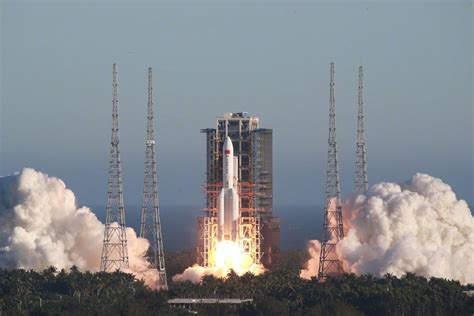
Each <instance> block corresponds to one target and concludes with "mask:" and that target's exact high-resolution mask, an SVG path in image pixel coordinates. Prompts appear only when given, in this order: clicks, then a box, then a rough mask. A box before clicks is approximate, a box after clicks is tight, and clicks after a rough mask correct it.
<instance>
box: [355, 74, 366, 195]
mask: <svg viewBox="0 0 474 316" xmlns="http://www.w3.org/2000/svg"><path fill="white" fill-rule="evenodd" d="M362 71H363V70H362V66H359V93H358V102H357V103H358V107H357V141H356V163H355V181H354V182H355V183H354V192H355V193H356V194H366V193H367V190H368V189H369V184H368V180H367V157H366V152H365V138H364V99H363V96H362V89H363V73H362Z"/></svg>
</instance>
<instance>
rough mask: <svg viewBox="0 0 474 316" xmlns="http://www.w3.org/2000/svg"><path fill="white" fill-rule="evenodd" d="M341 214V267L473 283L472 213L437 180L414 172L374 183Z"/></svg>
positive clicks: (352, 199) (373, 272)
mask: <svg viewBox="0 0 474 316" xmlns="http://www.w3.org/2000/svg"><path fill="white" fill-rule="evenodd" d="M343 212H344V224H345V225H346V231H347V234H346V237H345V238H344V239H343V240H342V241H341V242H340V243H339V245H338V253H339V258H340V259H341V260H342V261H343V263H344V268H345V270H346V271H349V272H353V273H356V274H364V273H371V274H374V275H377V276H382V275H384V274H386V273H391V274H394V275H396V276H401V275H403V274H405V273H406V272H413V273H416V274H418V275H421V276H425V277H431V276H433V277H442V278H447V279H454V280H459V281H460V282H461V283H474V269H473V268H472V267H474V217H473V216H472V215H471V212H470V210H469V207H468V205H467V203H466V202H465V201H463V200H458V199H457V198H456V195H455V193H454V192H453V191H452V189H451V187H450V186H449V185H447V184H445V183H443V181H441V180H440V179H437V178H434V177H431V176H429V175H426V174H421V173H417V174H415V175H414V176H413V177H412V179H411V180H410V181H408V182H407V183H405V184H397V183H388V182H384V183H379V184H376V185H374V186H373V187H372V188H371V189H370V191H369V192H368V194H367V196H356V197H351V198H350V199H348V200H347V201H346V202H345V204H344V210H343Z"/></svg>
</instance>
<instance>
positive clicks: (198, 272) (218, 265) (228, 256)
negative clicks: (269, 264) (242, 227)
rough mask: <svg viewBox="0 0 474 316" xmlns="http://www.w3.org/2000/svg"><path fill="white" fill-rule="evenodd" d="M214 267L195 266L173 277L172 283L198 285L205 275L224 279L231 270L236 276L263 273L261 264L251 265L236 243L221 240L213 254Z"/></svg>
mask: <svg viewBox="0 0 474 316" xmlns="http://www.w3.org/2000/svg"><path fill="white" fill-rule="evenodd" d="M214 256H215V265H214V266H213V267H207V268H205V267H202V266H199V265H197V264H195V265H194V266H192V267H189V268H187V269H186V270H184V272H183V273H181V274H177V275H175V276H173V281H178V282H179V281H192V282H194V283H199V282H201V280H202V277H203V276H205V275H213V276H215V277H218V278H225V277H226V276H227V274H229V272H230V271H231V270H232V271H234V272H235V273H236V274H237V275H239V276H240V275H243V274H245V273H247V272H250V273H253V274H255V275H259V274H261V273H263V272H265V268H264V267H263V265H262V264H254V263H252V258H251V257H250V255H249V254H247V253H245V252H244V251H243V250H242V249H241V247H240V245H239V243H238V242H234V241H231V240H223V241H220V242H218V243H217V245H216V250H215V253H214Z"/></svg>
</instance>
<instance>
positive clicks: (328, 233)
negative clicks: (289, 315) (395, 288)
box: [318, 63, 344, 281]
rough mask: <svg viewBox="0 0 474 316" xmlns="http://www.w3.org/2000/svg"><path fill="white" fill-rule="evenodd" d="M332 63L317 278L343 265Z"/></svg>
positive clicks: (332, 274)
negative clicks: (338, 250) (339, 249)
mask: <svg viewBox="0 0 474 316" xmlns="http://www.w3.org/2000/svg"><path fill="white" fill-rule="evenodd" d="M334 85H335V84H334V63H331V66H330V83H329V137H328V146H329V148H328V162H327V173H326V203H325V209H324V232H323V238H322V243H321V253H320V256H319V271H318V279H319V280H320V281H324V280H325V279H326V278H327V277H328V276H335V275H341V274H342V273H343V272H344V271H343V269H342V262H341V261H340V260H339V259H338V258H337V254H336V245H337V243H338V242H339V240H341V239H342V238H343V237H344V229H343V223H342V207H341V190H340V183H339V163H338V156H337V141H336V100H335V96H334Z"/></svg>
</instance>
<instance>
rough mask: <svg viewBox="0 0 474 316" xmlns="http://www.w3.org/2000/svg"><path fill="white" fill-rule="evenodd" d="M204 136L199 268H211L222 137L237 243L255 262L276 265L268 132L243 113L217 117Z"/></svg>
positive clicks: (275, 219) (277, 251)
mask: <svg viewBox="0 0 474 316" xmlns="http://www.w3.org/2000/svg"><path fill="white" fill-rule="evenodd" d="M201 132H202V133H205V134H206V157H207V159H206V184H205V199H206V202H205V203H206V205H205V208H204V216H202V217H199V218H198V244H197V252H198V258H197V262H198V264H200V265H202V266H205V267H208V266H213V264H214V254H213V251H214V249H215V246H216V243H217V241H218V230H219V229H218V211H219V195H220V193H221V191H222V188H223V182H224V181H223V180H224V179H223V173H224V172H223V149H224V143H225V141H226V139H227V137H229V138H230V140H231V141H232V145H233V155H234V157H236V159H235V162H236V164H237V166H236V167H235V170H236V172H237V175H236V178H238V186H237V191H238V197H239V203H238V205H239V214H240V216H239V225H238V227H239V231H238V234H239V237H240V238H239V240H240V243H241V246H242V249H244V251H245V252H248V253H249V254H250V255H251V257H252V259H253V261H254V263H262V264H263V265H264V266H265V267H266V268H268V269H272V268H275V267H277V266H278V263H279V254H280V220H279V218H278V217H276V216H273V213H272V211H273V163H272V154H273V153H272V151H273V149H272V147H273V144H272V130H271V129H267V128H260V127H259V119H258V117H255V116H250V115H249V114H248V113H246V112H239V113H225V114H224V115H222V116H220V117H217V119H216V126H215V128H207V129H202V130H201Z"/></svg>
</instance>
